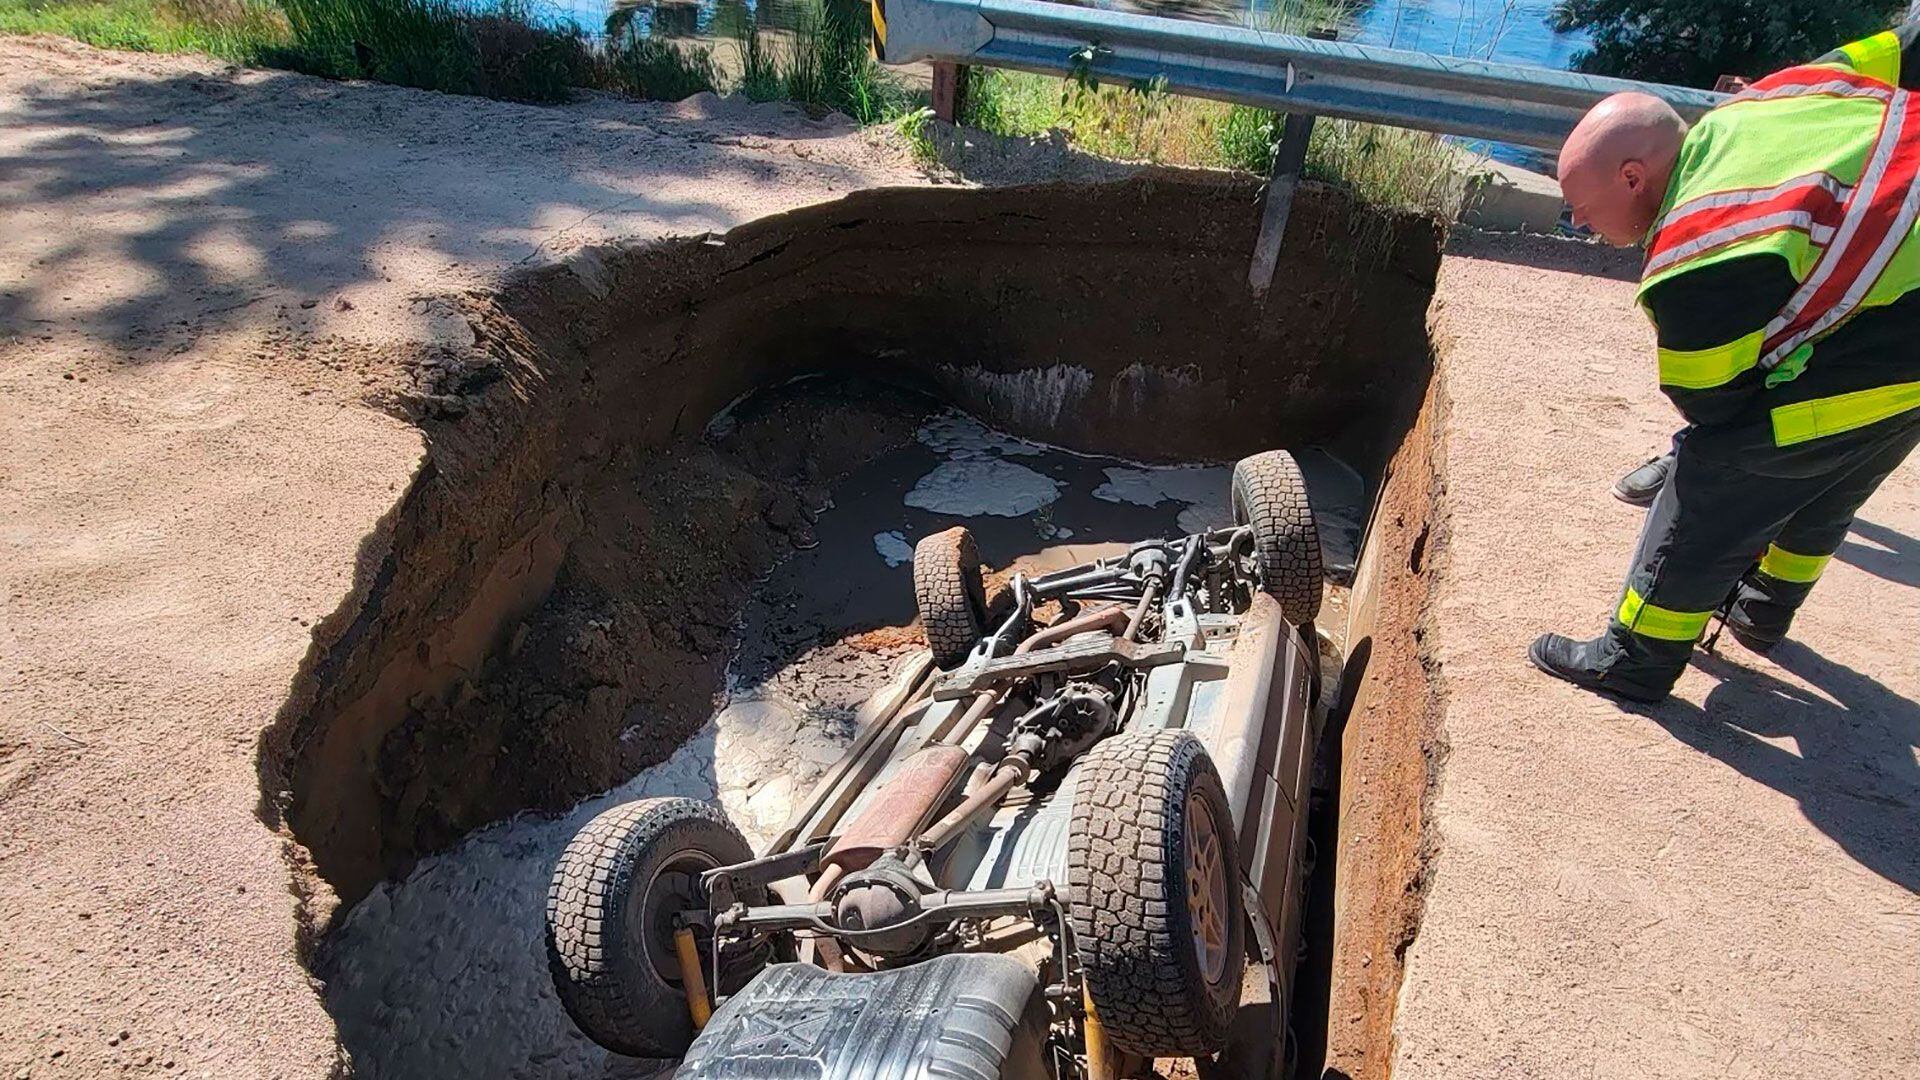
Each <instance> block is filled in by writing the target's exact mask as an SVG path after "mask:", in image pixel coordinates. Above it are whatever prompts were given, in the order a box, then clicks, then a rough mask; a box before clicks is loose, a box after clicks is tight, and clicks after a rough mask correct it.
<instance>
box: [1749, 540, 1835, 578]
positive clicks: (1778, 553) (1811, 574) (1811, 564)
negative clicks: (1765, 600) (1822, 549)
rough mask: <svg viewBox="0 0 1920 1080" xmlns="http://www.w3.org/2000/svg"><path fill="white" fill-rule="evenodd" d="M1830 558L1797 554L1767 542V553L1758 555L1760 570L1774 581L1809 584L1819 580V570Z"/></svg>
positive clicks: (1825, 566) (1824, 566)
mask: <svg viewBox="0 0 1920 1080" xmlns="http://www.w3.org/2000/svg"><path fill="white" fill-rule="evenodd" d="M1832 559H1833V556H1832V555H1797V554H1795V553H1793V552H1791V551H1788V550H1787V549H1786V548H1783V547H1781V546H1780V545H1778V544H1768V545H1767V553H1766V554H1765V555H1762V556H1761V557H1760V572H1761V573H1763V574H1765V575H1767V576H1768V577H1770V578H1773V579H1774V580H1775V581H1786V582H1791V583H1792V584H1795V585H1811V584H1813V583H1814V582H1816V581H1819V580H1820V572H1821V571H1823V570H1825V569H1826V568H1827V563H1828V562H1830V561H1831V560H1832Z"/></svg>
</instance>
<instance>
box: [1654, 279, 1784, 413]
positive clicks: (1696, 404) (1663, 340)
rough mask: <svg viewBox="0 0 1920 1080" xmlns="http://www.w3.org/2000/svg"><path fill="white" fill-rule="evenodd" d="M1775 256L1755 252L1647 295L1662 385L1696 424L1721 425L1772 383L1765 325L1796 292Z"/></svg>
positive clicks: (1666, 283)
mask: <svg viewBox="0 0 1920 1080" xmlns="http://www.w3.org/2000/svg"><path fill="white" fill-rule="evenodd" d="M1794 288H1795V286H1794V281H1793V275H1792V274H1791V273H1789V272H1788V270H1787V264H1786V263H1785V262H1784V261H1782V260H1781V259H1780V258H1779V257H1778V256H1774V255H1749V256H1746V257H1743V258H1738V259H1729V260H1727V261H1726V262H1723V263H1719V264H1716V265H1713V266H1707V267H1702V268H1701V269H1699V270H1694V271H1691V272H1688V273H1683V274H1680V275H1678V276H1676V277H1673V278H1669V279H1668V280H1666V281H1663V282H1661V283H1660V284H1658V285H1655V286H1654V287H1653V288H1652V289H1649V290H1648V291H1647V295H1646V296H1645V298H1644V300H1643V302H1644V303H1645V304H1646V308H1647V312H1648V314H1650V315H1651V316H1652V317H1653V325H1654V330H1655V332H1656V333H1657V335H1658V337H1659V348H1660V389H1661V390H1662V391H1664V392H1665V393H1666V395H1667V396H1668V397H1669V398H1672V399H1673V403H1674V405H1675V406H1677V407H1678V408H1679V410H1680V412H1681V414H1682V415H1683V416H1685V417H1686V418H1687V420H1688V422H1689V423H1694V424H1720V423H1725V422H1727V421H1728V420H1731V419H1733V418H1734V417H1735V416H1737V415H1739V413H1740V412H1741V411H1742V410H1743V409H1744V408H1746V406H1747V405H1748V404H1749V402H1750V399H1751V398H1752V397H1753V395H1754V394H1755V393H1756V392H1758V391H1759V390H1760V389H1761V388H1762V387H1763V386H1765V384H1766V373H1765V372H1763V371H1761V370H1760V369H1759V367H1758V366H1757V365H1758V364H1759V361H1760V341H1761V339H1762V338H1763V337H1764V336H1765V335H1766V329H1765V328H1766V325H1767V323H1768V321H1769V320H1771V319H1772V318H1773V316H1774V315H1775V313H1777V312H1778V311H1779V310H1780V308H1781V307H1782V306H1783V305H1785V303H1786V302H1787V298H1788V297H1790V296H1792V295H1793V291H1794Z"/></svg>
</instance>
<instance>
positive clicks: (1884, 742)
mask: <svg viewBox="0 0 1920 1080" xmlns="http://www.w3.org/2000/svg"><path fill="white" fill-rule="evenodd" d="M1770 658H1771V659H1772V660H1773V661H1774V663H1776V664H1778V665H1779V666H1780V667H1782V668H1784V669H1785V670H1787V671H1789V672H1791V673H1793V674H1794V675H1796V676H1798V677H1800V678H1801V679H1804V680H1806V682H1807V683H1808V684H1809V685H1810V686H1812V687H1813V689H1812V690H1808V689H1807V688H1805V687H1801V686H1796V685H1794V684H1793V683H1790V682H1787V681H1785V680H1783V679H1780V678H1777V677H1775V676H1773V675H1770V674H1768V673H1766V672H1764V671H1759V670H1756V669H1753V668H1748V667H1744V666H1741V665H1739V664H1735V663H1732V662H1731V661H1728V660H1724V659H1722V658H1720V657H1719V656H1715V655H1713V654H1710V653H1705V652H1701V653H1696V654H1695V657H1694V663H1695V665H1696V666H1697V667H1699V668H1700V669H1701V670H1702V671H1705V672H1706V673H1707V674H1709V675H1711V676H1713V677H1714V678H1715V679H1718V680H1719V683H1720V684H1719V685H1718V686H1716V687H1714V688H1713V690H1712V691H1711V692H1710V693H1708V695H1707V698H1706V701H1705V702H1704V703H1703V704H1702V705H1697V706H1696V705H1693V704H1692V703H1690V702H1685V701H1679V700H1672V699H1670V700H1668V701H1666V702H1664V703H1662V704H1660V705H1657V706H1640V707H1635V708H1634V709H1633V711H1634V712H1637V713H1639V714H1641V715H1643V716H1645V717H1647V718H1648V719H1650V720H1652V721H1653V722H1655V723H1657V724H1659V725H1660V726H1661V727H1663V728H1665V729H1667V731H1668V733H1669V734H1671V735H1672V736H1673V737H1674V738H1676V739H1679V740H1680V741H1681V742H1683V743H1686V744H1687V745H1688V746H1691V747H1693V748H1694V749H1696V750H1699V751H1700V752H1701V753H1704V754H1711V755H1713V756H1714V757H1716V758H1718V759H1720V760H1721V761H1722V762H1724V763H1726V764H1727V765H1728V766H1730V767H1732V768H1734V769H1736V770H1738V771H1739V772H1740V773H1741V774H1742V775H1744V776H1747V777H1748V778H1750V779H1753V780H1757V781H1759V782H1760V783H1763V784H1766V785H1767V786H1768V787H1771V788H1773V789H1774V790H1776V791H1778V792H1780V793H1781V794H1784V795H1788V796H1791V797H1792V798H1793V799H1795V800H1796V801H1797V802H1799V804H1800V809H1801V812H1802V813H1804V814H1805V815H1806V817H1807V820H1808V821H1809V822H1811V823H1812V824H1813V825H1814V827H1815V828H1818V829H1819V830H1820V831H1821V832H1823V833H1825V834H1826V835H1827V836H1828V837H1830V838H1832V840H1833V841H1834V842H1835V843H1837V844H1839V845H1840V847H1841V848H1842V849H1843V850H1845V851H1846V852H1847V854H1849V855H1851V856H1852V857H1853V858H1854V859H1855V860H1856V861H1858V862H1859V863H1860V864H1861V865H1862V866H1865V867H1867V868H1868V869H1870V870H1872V871H1873V872H1875V873H1877V874H1879V875H1880V876H1881V877H1884V878H1886V879H1887V880H1888V881H1891V882H1893V883H1895V884H1897V885H1899V886H1900V887H1902V888H1904V889H1906V890H1907V891H1909V892H1913V893H1920V844H1917V843H1915V839H1916V835H1915V830H1916V825H1915V821H1916V817H1917V816H1920V765H1916V763H1915V759H1914V748H1915V747H1916V746H1920V704H1916V703H1915V702H1914V701H1912V700H1911V699H1909V698H1906V697H1903V696H1901V695H1900V694H1897V693H1895V692H1894V691H1892V690H1889V689H1888V688H1887V687H1886V686H1884V685H1882V684H1881V683H1879V682H1877V681H1875V680H1874V679H1872V678H1869V677H1868V676H1866V675H1863V674H1861V673H1860V672H1857V671H1854V670H1853V669H1851V668H1849V667H1846V666H1845V665H1842V664H1839V663H1836V662H1834V661H1832V660H1829V659H1827V658H1825V657H1823V656H1821V655H1820V654H1818V653H1816V652H1814V651H1812V650H1811V649H1808V648H1807V647H1806V646H1804V645H1801V644H1799V643H1797V642H1792V641H1787V642H1783V643H1781V644H1780V645H1779V646H1777V647H1776V648H1775V649H1774V650H1773V653H1772V655H1771V657H1770ZM1777 739H1791V740H1792V741H1793V743H1794V744H1795V747H1796V748H1797V750H1798V753H1796V752H1795V751H1794V750H1793V749H1787V748H1784V747H1781V746H1777V745H1774V743H1772V742H1769V741H1767V740H1777Z"/></svg>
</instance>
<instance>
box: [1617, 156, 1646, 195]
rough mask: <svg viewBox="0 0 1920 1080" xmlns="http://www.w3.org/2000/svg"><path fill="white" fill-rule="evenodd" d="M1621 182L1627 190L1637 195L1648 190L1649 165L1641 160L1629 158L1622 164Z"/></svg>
mask: <svg viewBox="0 0 1920 1080" xmlns="http://www.w3.org/2000/svg"><path fill="white" fill-rule="evenodd" d="M1620 180H1621V182H1622V183H1624V184H1626V185H1627V190H1628V191H1631V192H1633V193H1634V194H1635V195H1638V194H1640V193H1641V192H1642V191H1645V190H1646V189H1647V164H1646V162H1644V161H1641V160H1640V159H1639V158H1628V159H1627V160H1625V161H1623V162H1621V163H1620Z"/></svg>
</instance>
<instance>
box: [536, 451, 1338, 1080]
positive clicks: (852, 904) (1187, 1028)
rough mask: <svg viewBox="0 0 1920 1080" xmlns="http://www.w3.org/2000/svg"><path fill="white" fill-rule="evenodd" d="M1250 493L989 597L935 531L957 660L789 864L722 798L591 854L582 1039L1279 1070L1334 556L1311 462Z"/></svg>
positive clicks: (854, 760) (1268, 469)
mask: <svg viewBox="0 0 1920 1080" xmlns="http://www.w3.org/2000/svg"><path fill="white" fill-rule="evenodd" d="M1232 506H1233V518H1234V525H1233V526H1232V527H1230V528H1223V529H1217V530H1213V531H1210V532H1206V533H1200V534H1195V535H1191V536H1186V537H1182V538H1179V539H1174V540H1156V541H1149V542H1145V543H1140V544H1135V545H1133V546H1132V548H1131V549H1130V550H1128V551H1127V552H1126V553H1125V554H1123V555H1119V556H1115V557H1112V558H1107V559H1102V560H1099V561H1097V562H1093V563H1088V564H1085V565H1081V566H1077V567H1073V568H1071V569H1067V570H1062V571H1058V572H1054V573H1049V574H1045V575H1042V576H1037V577H1032V578H1028V577H1025V576H1021V575H1015V576H1013V577H1012V578H1011V579H1010V580H1009V581H1008V583H1007V585H1006V587H1005V588H1004V589H1003V590H997V594H996V596H995V598H994V603H993V604H992V606H991V607H990V606H989V603H988V599H987V595H986V590H985V588H984V583H983V581H982V576H981V569H980V563H979V559H978V557H977V555H976V554H975V551H974V547H973V540H972V538H971V536H970V535H969V534H968V533H967V532H966V530H964V529H958V528H956V529H949V530H948V531H946V532H943V533H939V534H937V535H933V536H929V537H927V538H926V539H925V540H923V541H921V543H920V544H919V546H918V548H917V549H916V551H915V553H914V564H913V579H914V591H915V595H916V598H917V600H918V602H919V607H920V616H921V621H922V623H923V625H924V627H925V629H926V635H927V640H928V643H929V645H930V646H931V648H930V655H923V656H921V657H919V658H918V659H917V662H916V663H913V664H910V665H908V667H907V669H906V670H905V671H904V672H903V673H902V674H901V675H900V677H899V678H897V679H896V680H895V681H894V682H893V684H891V685H890V686H888V687H887V688H885V689H884V690H882V691H881V692H880V693H879V694H877V695H876V696H875V697H874V698H872V699H870V700H869V702H868V704H867V706H866V708H865V709H864V710H863V724H862V726H861V728H860V730H859V733H858V734H857V736H856V737H855V739H854V741H853V744H852V746H851V747H850V748H849V750H848V752H847V754H846V755H845V757H844V758H842V759H841V760H840V761H839V762H838V763H837V764H836V765H834V766H833V767H832V768H831V769H829V770H828V772H827V774H826V775H825V776H824V777H823V778H822V780H821V782H820V783H819V785H817V787H816V788H815V789H814V790H813V791H812V793H811V794H810V795H809V796H808V798H807V799H806V800H805V802H804V803H803V804H802V806H801V808H800V809H799V811H798V812H797V813H796V815H795V817H794V819H793V821H792V822H791V823H790V824H789V826H788V827H787V829H786V830H785V831H784V832H783V833H782V834H781V835H780V836H779V837H777V838H776V839H775V840H774V842H773V843H772V844H771V845H770V846H769V847H768V849H767V850H766V851H765V852H763V853H761V854H760V855H759V856H758V857H756V856H755V855H754V853H753V852H752V851H751V850H750V849H749V847H748V845H747V843H746V841H745V840H744V839H742V837H741V835H740V833H739V832H738V831H737V830H736V829H735V828H734V827H733V826H732V825H731V824H730V823H729V822H728V821H727V819H726V817H725V815H724V814H722V813H721V811H719V810H718V809H717V808H715V807H713V806H710V805H708V804H706V803H703V802H699V801H696V800H691V799H649V800H643V801H640V802H635V803H628V804H625V805H622V806H618V807H615V808H614V809H611V810H608V811H607V812H605V813H603V814H601V815H600V816H599V817H597V818H595V819H594V820H593V821H591V822H590V823H588V824H587V826H586V827H585V828H583V829H582V830H581V831H580V833H579V834H578V835H577V836H575V838H574V839H573V841H572V843H571V844H570V845H569V846H568V848H567V850H566V852H565V854H564V855H563V856H562V858H561V860H560V862H559V865H558V867H557V868H556V870H555V872H554V878H553V884H552V888H551V890H550V892H549V896H548V901H547V944H548V949H549V952H548V957H549V961H550V965H551V969H552V974H553V979H554V984H555V987H556V989H557V990H558V993H559V996H560V1000H561V1001H562V1002H563V1003H564V1004H565V1006H566V1008H567V1011H568V1012H569V1013H570V1014H571V1015H572V1017H573V1018H574V1020H575V1022H576V1023H577V1024H578V1025H579V1026H580V1029H581V1030H582V1031H584V1032H585V1033H586V1034H587V1035H588V1036H590V1037H591V1038H592V1039H594V1040H595V1041H596V1042H598V1043H600V1044H601V1045H603V1046H605V1047H607V1048H609V1049H611V1050H614V1051H617V1052H619V1053H622V1054H631V1055H636V1056H642V1057H678V1056H682V1055H684V1057H685V1060H684V1063H683V1064H682V1065H681V1066H680V1071H679V1076H680V1077H682V1078H689V1080H704V1078H709V1077H711V1078H721V1077H765V1078H775V1077H795V1078H797V1077H808V1078H823V1080H824V1078H856V1077H858V1078H868V1077H872V1078H886V1077H901V1078H906V1077H918V1076H947V1075H952V1076H966V1077H981V1078H986V1077H994V1076H1003V1077H1022V1078H1024V1077H1035V1078H1038V1077H1049V1078H1054V1080H1069V1078H1074V1077H1082V1076H1084V1077H1088V1078H1092V1080H1106V1078H1108V1077H1114V1076H1118V1075H1121V1074H1122V1073H1123V1072H1129V1071H1132V1070H1133V1068H1134V1067H1135V1066H1137V1065H1138V1064H1139V1059H1148V1058H1164V1057H1190V1058H1194V1059H1195V1060H1196V1061H1197V1062H1198V1063H1199V1065H1200V1067H1201V1068H1202V1071H1203V1075H1221V1074H1231V1075H1243V1076H1277V1075H1278V1074H1279V1073H1280V1071H1281V1070H1282V1068H1283V1067H1284V1064H1283V1063H1284V1061H1285V1058H1286V1055H1287V1050H1286V1041H1287V1040H1286V1035H1285V1032H1286V1006H1287V1003H1288V1000H1289V990H1290V984H1291V981H1292V968H1293V960H1294V957H1295V953H1296V948H1297V944H1298V941H1299V938H1300V923H1301V912H1300V909H1301V906H1302V897H1303V892H1304V878H1305V873H1306V870H1305V867H1304V865H1303V864H1304V862H1305V860H1306V850H1307V846H1308V845H1307V836H1306V825H1307V822H1306V816H1307V799H1308V788H1309V784H1310V776H1311V772H1312V759H1313V751H1314V746H1315V743H1316V740H1317V737H1318V733H1319V729H1320V727H1321V724H1322V719H1323V717H1324V716H1325V711H1326V710H1325V703H1324V702H1323V701H1322V698H1323V696H1325V695H1324V694H1323V690H1322V686H1323V682H1322V676H1321V665H1322V657H1323V646H1322V643H1321V642H1319V641H1317V640H1316V637H1315V634H1314V632H1313V629H1312V626H1313V619H1314V617H1315V616H1316V615H1317V613H1318V611H1319V607H1320V599H1321V578H1322V574H1321V554H1320V544H1319V538H1318V535H1317V530H1316V529H1315V526H1314V521H1313V515H1312V512H1311V510H1310V509H1309V506H1308V503H1307V495H1306V486H1305V483H1304V481H1303V479H1302V477H1301V474H1300V470H1299V467H1298V466H1297V465H1296V464H1295V462H1294V460H1293V458H1292V457H1291V456H1290V455H1288V454H1286V453H1284V452H1281V451H1270V452H1268V453H1264V454H1260V455H1257V456H1254V457H1251V458H1247V459H1245V460H1243V461H1241V462H1240V463H1239V465H1238V466H1237V467H1236V468H1235V469H1234V474H1233V486H1232ZM1329 648H1330V647H1329ZM1250 975H1253V976H1256V977H1250ZM1236 1018H1238V1022H1236Z"/></svg>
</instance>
